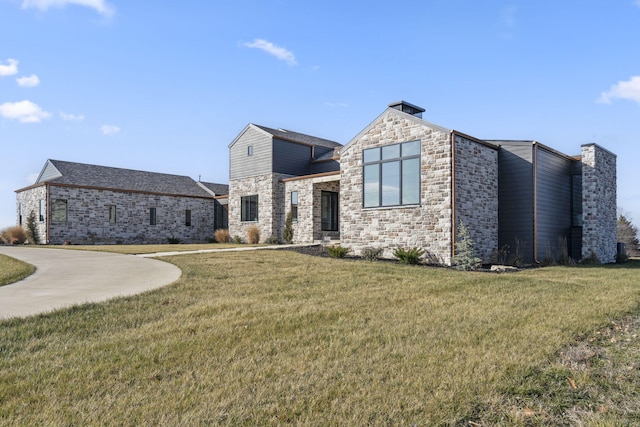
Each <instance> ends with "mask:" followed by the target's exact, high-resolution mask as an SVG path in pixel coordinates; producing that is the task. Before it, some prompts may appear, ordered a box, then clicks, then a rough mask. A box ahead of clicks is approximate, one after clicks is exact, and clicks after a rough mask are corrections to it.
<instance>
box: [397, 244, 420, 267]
mask: <svg viewBox="0 0 640 427" xmlns="http://www.w3.org/2000/svg"><path fill="white" fill-rule="evenodd" d="M422 255H424V249H420V248H412V249H404V248H397V249H396V250H395V251H393V256H394V257H396V258H398V260H399V261H400V262H401V263H402V264H419V263H420V257H421V256H422Z"/></svg>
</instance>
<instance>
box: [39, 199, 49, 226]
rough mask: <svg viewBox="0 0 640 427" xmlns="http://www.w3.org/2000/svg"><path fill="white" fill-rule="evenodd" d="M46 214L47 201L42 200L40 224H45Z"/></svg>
mask: <svg viewBox="0 0 640 427" xmlns="http://www.w3.org/2000/svg"><path fill="white" fill-rule="evenodd" d="M46 212H47V201H46V200H40V215H39V219H40V222H44V216H45V213H46Z"/></svg>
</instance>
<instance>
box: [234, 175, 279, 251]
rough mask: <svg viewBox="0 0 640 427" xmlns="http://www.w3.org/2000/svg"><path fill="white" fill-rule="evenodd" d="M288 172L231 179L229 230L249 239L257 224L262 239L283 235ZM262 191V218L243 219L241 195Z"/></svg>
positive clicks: (260, 214)
mask: <svg viewBox="0 0 640 427" xmlns="http://www.w3.org/2000/svg"><path fill="white" fill-rule="evenodd" d="M287 177H288V175H283V174H277V173H271V174H264V175H257V176H252V177H247V178H239V179H233V180H231V181H230V182H229V233H230V234H231V237H235V236H238V237H240V238H241V239H242V240H243V241H246V239H247V230H248V229H249V227H251V226H257V227H258V228H259V230H260V241H264V240H265V239H267V238H269V237H271V236H278V237H281V235H282V231H281V227H282V225H283V224H284V219H285V194H284V183H283V182H282V179H283V178H287ZM252 195H258V221H242V218H241V210H242V209H241V199H242V197H244V196H252Z"/></svg>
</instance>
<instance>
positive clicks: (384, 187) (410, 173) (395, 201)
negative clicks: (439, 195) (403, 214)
mask: <svg viewBox="0 0 640 427" xmlns="http://www.w3.org/2000/svg"><path fill="white" fill-rule="evenodd" d="M362 161H363V164H364V166H363V168H362V172H363V175H364V178H363V180H364V187H363V205H364V207H365V208H373V207H379V206H400V205H417V204H419V203H420V141H411V142H403V143H401V144H392V145H386V146H384V147H376V148H369V149H366V150H364V151H363V153H362Z"/></svg>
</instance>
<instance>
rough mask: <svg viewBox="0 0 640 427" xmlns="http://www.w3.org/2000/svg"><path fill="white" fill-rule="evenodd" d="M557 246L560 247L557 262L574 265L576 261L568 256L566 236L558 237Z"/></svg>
mask: <svg viewBox="0 0 640 427" xmlns="http://www.w3.org/2000/svg"><path fill="white" fill-rule="evenodd" d="M558 246H559V247H560V256H559V257H558V264H559V265H574V264H575V263H576V261H575V260H574V259H573V258H571V257H570V256H569V245H568V244H567V238H566V237H560V238H559V239H558Z"/></svg>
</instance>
